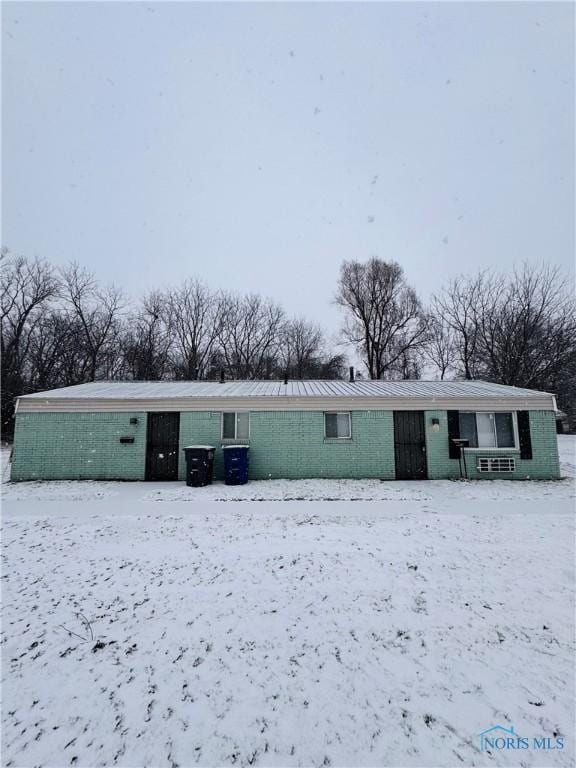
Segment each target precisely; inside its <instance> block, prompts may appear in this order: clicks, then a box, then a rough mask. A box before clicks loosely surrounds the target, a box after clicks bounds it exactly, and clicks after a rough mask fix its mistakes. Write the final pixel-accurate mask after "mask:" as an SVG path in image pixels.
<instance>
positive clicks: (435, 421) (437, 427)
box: [432, 419, 440, 432]
mask: <svg viewBox="0 0 576 768" xmlns="http://www.w3.org/2000/svg"><path fill="white" fill-rule="evenodd" d="M439 431H440V419H432V432H439Z"/></svg>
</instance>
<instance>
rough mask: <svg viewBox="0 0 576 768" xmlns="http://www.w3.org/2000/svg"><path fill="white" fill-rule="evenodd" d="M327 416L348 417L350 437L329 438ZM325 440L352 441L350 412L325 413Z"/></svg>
mask: <svg viewBox="0 0 576 768" xmlns="http://www.w3.org/2000/svg"><path fill="white" fill-rule="evenodd" d="M326 416H348V435H347V436H346V437H328V435H327V434H326ZM324 440H352V414H351V413H350V411H324Z"/></svg>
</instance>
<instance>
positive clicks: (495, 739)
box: [480, 725, 517, 752]
mask: <svg viewBox="0 0 576 768" xmlns="http://www.w3.org/2000/svg"><path fill="white" fill-rule="evenodd" d="M516 739H517V737H516V734H515V733H514V728H513V727H512V726H510V728H505V727H504V726H503V725H492V726H491V727H490V728H487V729H486V730H485V731H482V733H481V734H480V749H481V750H482V751H483V752H485V751H486V750H487V749H508V748H509V746H510V742H515V741H516Z"/></svg>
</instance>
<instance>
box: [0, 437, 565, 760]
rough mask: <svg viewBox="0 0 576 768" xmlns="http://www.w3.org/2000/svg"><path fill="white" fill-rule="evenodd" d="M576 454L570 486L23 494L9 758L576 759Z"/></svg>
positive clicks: (66, 487)
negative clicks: (517, 743)
mask: <svg viewBox="0 0 576 768" xmlns="http://www.w3.org/2000/svg"><path fill="white" fill-rule="evenodd" d="M575 442H576V441H575V439H574V437H569V436H561V437H560V438H559V445H560V450H561V459H562V465H563V471H564V472H565V473H566V474H567V475H569V476H570V477H568V478H567V479H565V480H563V481H559V482H556V483H545V482H513V481H478V482H450V481H434V482H423V483H378V482H376V481H374V482H372V481H268V482H260V483H250V484H249V485H247V486H236V487H228V486H225V485H223V484H220V483H218V484H215V485H214V486H207V487H205V488H188V487H187V486H185V485H184V484H183V483H182V484H174V483H173V484H168V483H164V484H150V483H111V482H110V483H95V482H94V483H92V482H76V483H74V482H60V483H48V482H47V483H19V484H14V485H12V484H6V485H4V486H3V491H4V493H3V496H4V503H3V554H4V560H5V562H4V569H3V582H4V590H3V602H4V614H3V619H4V620H3V632H2V653H3V668H2V684H3V723H4V730H3V760H2V764H3V765H5V766H7V767H8V766H32V765H35V766H41V765H44V766H63V765H79V766H97V765H98V766H104V765H105V766H111V765H117V766H124V767H125V768H128V767H129V766H145V765H146V766H171V767H172V766H177V765H178V766H193V765H200V766H214V765H237V766H247V765H256V766H308V765H314V766H328V765H332V766H385V765H388V766H391V765H394V766H454V765H460V764H462V765H477V766H480V765H482V766H485V765H503V766H504V765H505V766H512V765H514V766H516V765H524V766H541V765H548V766H572V765H573V764H574V746H573V733H574V728H573V723H574V700H575V695H574V693H575V692H574V678H573V652H574V648H573V638H574V618H573V616H574V614H573V588H574V474H575V471H574V470H575V467H576V461H575V455H574V448H575ZM3 463H4V462H3ZM3 474H4V473H3ZM287 498H289V499H292V500H290V501H284V502H282V503H279V502H278V501H276V499H287ZM356 498H358V499H360V500H358V501H351V499H356ZM217 499H226V502H225V503H222V502H220V501H217ZM236 499H241V500H242V503H235V500H236ZM255 499H263V500H262V501H261V502H259V503H256V502H255ZM315 499H337V501H334V502H331V503H326V501H321V500H315ZM186 502H187V503H186ZM77 614H82V615H83V616H84V617H85V618H86V620H87V622H88V623H86V621H85V620H84V619H83V618H82V617H81V616H80V615H77ZM92 634H93V637H92ZM496 724H501V725H504V726H506V727H511V726H513V727H514V729H515V732H516V733H517V734H518V735H522V736H528V737H530V738H531V737H533V736H550V737H551V738H554V736H553V735H554V734H559V735H563V736H564V737H565V741H566V748H565V749H564V750H562V751H560V750H557V751H551V752H549V753H548V752H547V753H546V754H545V755H543V754H542V753H541V752H539V751H538V750H532V749H530V750H523V751H522V754H521V755H518V754H517V753H515V752H512V753H511V752H507V751H495V752H493V753H492V754H488V753H485V752H484V753H483V752H480V751H479V747H480V740H479V736H478V735H479V733H480V732H481V731H483V730H485V729H486V728H489V727H490V726H492V725H496Z"/></svg>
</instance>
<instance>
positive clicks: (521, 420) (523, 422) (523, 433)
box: [518, 411, 532, 459]
mask: <svg viewBox="0 0 576 768" xmlns="http://www.w3.org/2000/svg"><path fill="white" fill-rule="evenodd" d="M518 438H519V440H520V458H521V459H531V458H532V437H531V436H530V412H529V411H518Z"/></svg>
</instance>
